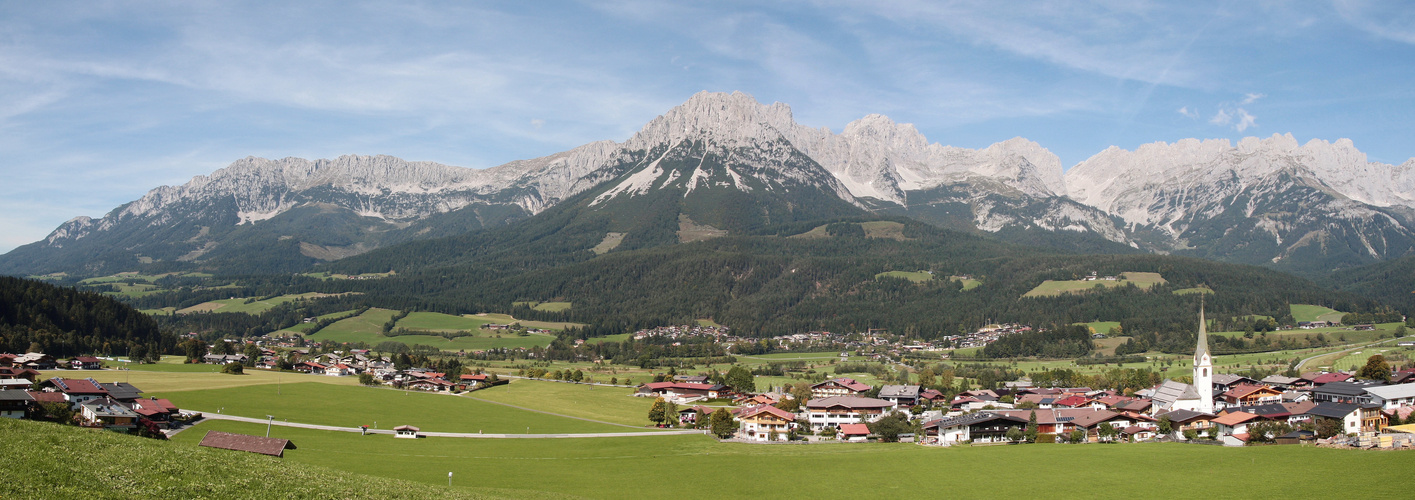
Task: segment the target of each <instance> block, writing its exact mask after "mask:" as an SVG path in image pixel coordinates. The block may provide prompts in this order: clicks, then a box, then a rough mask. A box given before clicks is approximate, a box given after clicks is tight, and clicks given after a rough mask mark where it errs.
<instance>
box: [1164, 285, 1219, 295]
mask: <svg viewBox="0 0 1415 500" xmlns="http://www.w3.org/2000/svg"><path fill="white" fill-rule="evenodd" d="M1172 293H1174V294H1175V295H1190V294H1195V293H1205V294H1210V295H1212V294H1213V293H1214V291H1213V290H1211V289H1209V287H1206V286H1197V287H1194V288H1180V289H1178V290H1175V291H1174V292H1172Z"/></svg>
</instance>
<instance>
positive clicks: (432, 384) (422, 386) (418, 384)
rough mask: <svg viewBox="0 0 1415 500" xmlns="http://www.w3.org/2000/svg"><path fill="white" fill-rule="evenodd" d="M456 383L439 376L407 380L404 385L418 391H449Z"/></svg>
mask: <svg viewBox="0 0 1415 500" xmlns="http://www.w3.org/2000/svg"><path fill="white" fill-rule="evenodd" d="M456 386H457V384H454V383H452V382H448V381H446V380H443V379H440V378H426V379H421V380H414V381H412V382H408V383H407V384H406V385H404V387H407V388H409V389H414V390H419V391H432V392H445V391H451V390H452V389H453V388H455V387H456Z"/></svg>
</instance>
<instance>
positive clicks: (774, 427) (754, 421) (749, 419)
mask: <svg viewBox="0 0 1415 500" xmlns="http://www.w3.org/2000/svg"><path fill="white" fill-rule="evenodd" d="M736 420H737V421H739V422H741V427H740V428H739V429H738V431H737V435H739V436H742V438H744V439H746V440H748V441H770V440H772V439H773V438H774V439H776V440H778V441H781V440H785V439H786V433H787V432H789V431H790V430H791V428H793V427H795V426H796V415H795V414H793V413H791V412H789V411H786V410H783V409H781V408H777V407H775V406H771V405H758V406H753V407H750V408H744V409H742V410H740V411H738V413H737V417H736Z"/></svg>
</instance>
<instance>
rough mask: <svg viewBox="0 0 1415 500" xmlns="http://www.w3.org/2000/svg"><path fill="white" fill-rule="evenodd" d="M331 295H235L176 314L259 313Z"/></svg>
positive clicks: (314, 293)
mask: <svg viewBox="0 0 1415 500" xmlns="http://www.w3.org/2000/svg"><path fill="white" fill-rule="evenodd" d="M333 296H334V295H332V294H327V293H318V292H309V293H299V294H289V295H281V296H279V297H271V298H269V299H265V300H254V301H252V300H251V298H249V297H237V298H234V299H221V300H213V301H210V302H202V303H200V304H197V305H194V306H191V307H188V308H186V309H182V310H180V311H177V313H178V314H186V313H192V312H223V313H231V312H235V313H246V314H260V313H263V312H266V311H269V310H271V309H274V308H275V306H278V305H280V304H284V303H287V302H291V301H294V300H299V299H318V298H323V297H333Z"/></svg>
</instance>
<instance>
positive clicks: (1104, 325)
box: [1081, 321, 1120, 335]
mask: <svg viewBox="0 0 1415 500" xmlns="http://www.w3.org/2000/svg"><path fill="white" fill-rule="evenodd" d="M1081 324H1082V325H1086V326H1089V327H1091V329H1092V330H1095V332H1096V333H1099V334H1103V335H1109V334H1110V329H1112V328H1119V327H1120V322H1119V321H1092V322H1090V323H1081Z"/></svg>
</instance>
